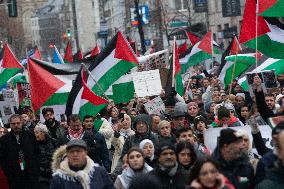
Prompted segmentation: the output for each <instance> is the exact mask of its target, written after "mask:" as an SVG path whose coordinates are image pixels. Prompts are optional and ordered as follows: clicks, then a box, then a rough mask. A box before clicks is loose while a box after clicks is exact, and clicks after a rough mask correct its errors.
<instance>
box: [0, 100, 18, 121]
mask: <svg viewBox="0 0 284 189" xmlns="http://www.w3.org/2000/svg"><path fill="white" fill-rule="evenodd" d="M13 114H15V110H14V104H13V103H11V102H9V101H0V118H2V121H3V123H4V124H6V123H8V119H9V118H10V116H11V115H13Z"/></svg>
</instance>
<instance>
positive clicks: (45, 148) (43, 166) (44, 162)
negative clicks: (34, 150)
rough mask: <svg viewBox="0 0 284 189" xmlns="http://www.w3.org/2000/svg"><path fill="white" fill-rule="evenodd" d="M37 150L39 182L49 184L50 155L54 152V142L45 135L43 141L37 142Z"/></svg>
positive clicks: (50, 172)
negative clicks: (42, 181)
mask: <svg viewBox="0 0 284 189" xmlns="http://www.w3.org/2000/svg"><path fill="white" fill-rule="evenodd" d="M37 145H38V148H39V166H40V181H41V180H44V181H46V182H49V180H50V179H51V177H52V170H51V162H52V154H53V153H54V151H55V150H56V147H57V146H56V141H55V139H53V138H51V137H50V136H49V135H46V139H45V140H44V141H37Z"/></svg>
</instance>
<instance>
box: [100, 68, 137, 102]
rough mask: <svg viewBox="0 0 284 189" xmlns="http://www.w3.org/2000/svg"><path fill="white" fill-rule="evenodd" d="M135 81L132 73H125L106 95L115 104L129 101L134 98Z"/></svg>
mask: <svg viewBox="0 0 284 189" xmlns="http://www.w3.org/2000/svg"><path fill="white" fill-rule="evenodd" d="M133 74H135V73H133ZM134 93H135V89H134V83H133V76H132V74H131V73H130V74H125V75H123V76H122V77H120V78H119V79H118V80H117V81H116V82H114V83H113V84H112V86H111V87H110V88H109V89H108V90H107V91H106V93H105V94H106V95H107V96H108V97H109V98H110V99H112V100H113V101H114V103H115V104H119V103H124V102H129V101H130V100H131V99H133V98H134Z"/></svg>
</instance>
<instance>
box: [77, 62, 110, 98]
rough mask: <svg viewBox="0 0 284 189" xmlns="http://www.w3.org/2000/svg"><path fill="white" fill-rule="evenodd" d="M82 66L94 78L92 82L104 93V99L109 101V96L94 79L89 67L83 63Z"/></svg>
mask: <svg viewBox="0 0 284 189" xmlns="http://www.w3.org/2000/svg"><path fill="white" fill-rule="evenodd" d="M81 65H82V66H83V67H84V68H85V70H86V71H87V72H88V74H89V76H90V77H91V78H92V80H93V81H94V82H95V83H96V84H97V85H98V87H99V89H100V91H101V92H102V93H103V95H104V97H105V98H106V99H107V100H108V101H109V100H110V99H109V98H108V96H107V95H106V94H105V93H104V90H103V88H102V87H101V85H100V84H99V83H98V82H97V80H96V79H95V78H94V77H93V75H92V73H91V72H90V71H89V70H88V68H87V66H86V65H85V64H84V63H81Z"/></svg>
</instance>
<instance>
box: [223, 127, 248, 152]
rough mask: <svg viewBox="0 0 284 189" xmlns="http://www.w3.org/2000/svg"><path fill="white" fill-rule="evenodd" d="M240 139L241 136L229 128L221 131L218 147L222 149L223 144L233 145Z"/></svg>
mask: <svg viewBox="0 0 284 189" xmlns="http://www.w3.org/2000/svg"><path fill="white" fill-rule="evenodd" d="M242 138H243V137H242V135H240V134H239V133H238V131H236V130H233V129H230V128H227V129H223V130H221V132H220V137H219V146H220V147H222V146H223V145H224V144H231V143H234V142H236V141H238V140H240V139H242Z"/></svg>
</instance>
